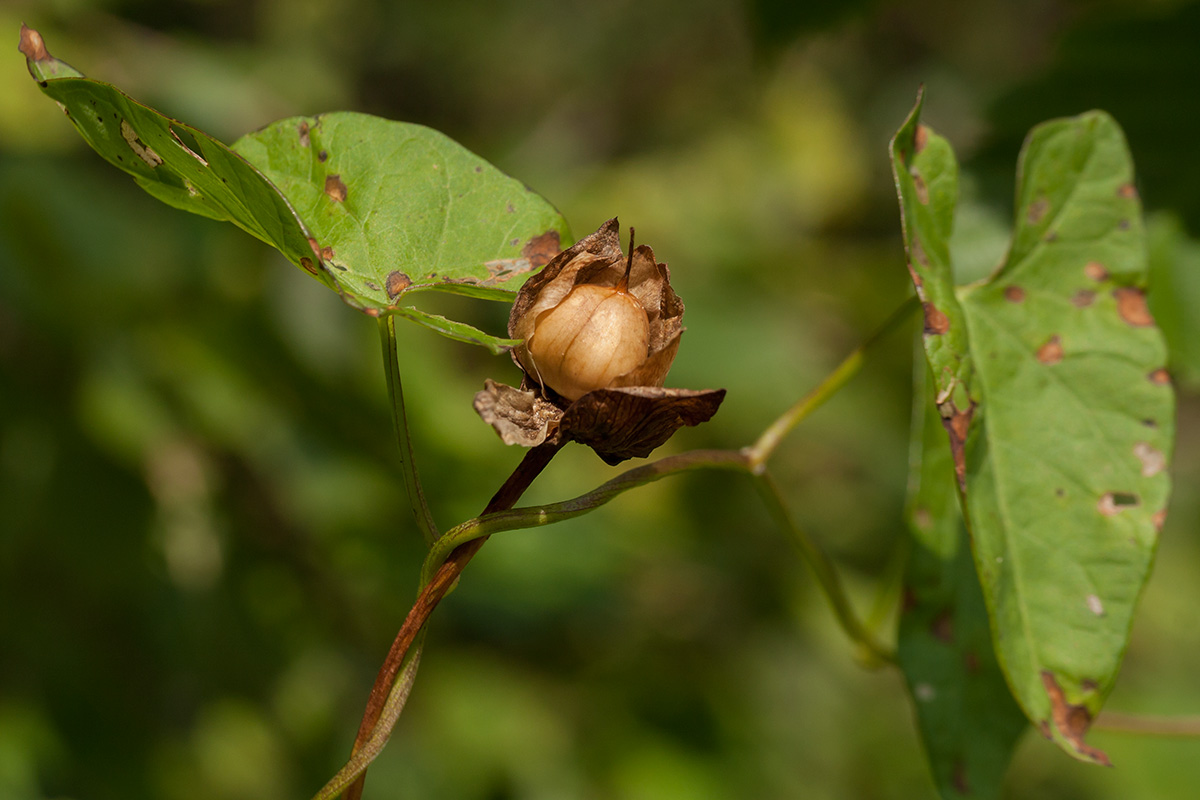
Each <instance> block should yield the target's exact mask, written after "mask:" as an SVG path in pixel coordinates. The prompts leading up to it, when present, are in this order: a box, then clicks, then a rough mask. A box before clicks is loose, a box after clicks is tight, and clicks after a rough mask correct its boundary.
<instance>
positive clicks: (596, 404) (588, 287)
mask: <svg viewBox="0 0 1200 800" xmlns="http://www.w3.org/2000/svg"><path fill="white" fill-rule="evenodd" d="M619 232H620V226H619V224H618V222H617V220H616V219H611V220H609V221H608V222H606V223H605V224H604V225H602V226H600V229H599V230H597V231H596V232H595V233H593V234H591V235H590V236H587V237H584V238H583V239H581V240H580V241H578V242H577V243H576V244H575V245H574V246H572V247H571V248H569V249H567V250H565V251H563V252H562V253H560V254H559V255H558V256H557V257H555V258H554V260H552V261H551V262H550V263H549V264H547V265H546V267H545V268H544V269H543V270H542V271H541V272H539V273H538V274H537V275H534V276H533V277H532V278H530V279H529V281H528V282H527V283H526V284H525V285H524V287H522V288H521V291H520V292H519V293H518V294H517V298H516V301H515V302H514V303H513V308H512V314H511V315H510V316H509V320H508V334H509V336H510V337H511V338H514V339H521V340H522V343H521V344H520V345H519V346H517V347H516V348H514V350H513V360H514V361H516V362H517V365H518V366H519V367H521V369H522V371H523V372H524V374H525V375H524V379H523V380H522V382H521V388H520V389H515V388H513V387H511V386H505V385H503V384H498V383H495V382H494V381H491V380H489V381H488V382H487V383H486V384H485V388H484V390H483V391H482V392H480V393H479V394H477V395H476V396H475V410H476V411H477V412H478V413H479V415H480V416H481V417H482V418H483V420H484V421H485V422H487V423H488V424H489V425H491V426H492V427H494V428H495V429H496V432H497V433H499V434H500V437H501V439H503V440H504V442H505V443H506V444H520V445H523V446H525V447H534V446H536V445H539V444H541V443H542V442H545V441H561V442H566V441H578V442H581V443H583V444H586V445H587V446H589V447H591V448H592V449H594V450H595V451H596V452H597V453H598V454H599V455H600V457H601V458H603V459H604V460H605V461H607V462H608V463H610V464H616V463H619V462H621V461H624V460H625V459H628V458H635V457H637V458H641V457H645V456H648V455H649V454H650V453H651V451H653V450H654V449H655V448H656V447H658V446H659V445H660V444H662V443H663V442H665V441H666V440H667V439H669V438H671V436H672V434H674V433H675V431H676V430H678V429H679V428H681V427H683V426H685V425H698V424H700V423H701V422H705V421H707V420H708V419H709V418H710V417H712V415H713V414H715V413H716V411H717V408H718V407H719V406H720V404H721V400H722V399H724V397H725V390H724V389H716V390H711V389H707V390H701V391H693V390H689V389H664V388H662V387H663V383H664V381H665V380H666V377H667V372H668V371H669V370H670V368H671V363H672V362H673V361H674V360H675V354H676V352H677V351H678V349H679V338H680V334H682V333H683V301H681V300H680V299H679V296H678V295H676V294H675V291H674V290H673V289H672V288H671V275H670V272H669V271H668V270H667V265H666V264H660V263H658V262H657V261H656V260H655V258H654V251H653V250H651V249H650V248H649V247H647V246H646V245H641V246H639V247H637V248H633V247H632V240H631V242H630V245H631V252H630V253H629V256H628V257H626V256H625V254H624V253H622V252H621V243H620V239H619V235H620V233H619Z"/></svg>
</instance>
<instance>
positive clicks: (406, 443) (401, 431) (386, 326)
mask: <svg viewBox="0 0 1200 800" xmlns="http://www.w3.org/2000/svg"><path fill="white" fill-rule="evenodd" d="M379 340H380V343H381V344H382V345H383V372H384V374H385V375H387V387H388V399H390V400H391V402H392V423H393V427H394V428H395V429H396V442H397V444H398V445H399V446H400V463H401V468H402V470H403V471H404V488H405V490H406V491H407V492H408V504H409V506H410V507H411V508H412V512H413V517H414V518H415V519H416V521H417V527H418V528H420V530H421V535H422V536H424V537H425V543H426V544H433V543H434V542H435V541H437V538H438V529H437V523H435V522H434V520H433V514H432V513H430V511H429V504H428V503H426V502H425V492H424V491H422V489H421V478H420V477H419V476H418V475H417V462H416V461H415V460H414V458H413V447H412V437H411V436H410V435H409V431H408V416H407V414H405V411H404V387H403V386H402V385H401V384H400V361H399V355H400V354H399V352H398V348H397V347H396V318H395V317H394V316H393V315H391V314H388V315H387V316H386V317H381V318H380V320H379Z"/></svg>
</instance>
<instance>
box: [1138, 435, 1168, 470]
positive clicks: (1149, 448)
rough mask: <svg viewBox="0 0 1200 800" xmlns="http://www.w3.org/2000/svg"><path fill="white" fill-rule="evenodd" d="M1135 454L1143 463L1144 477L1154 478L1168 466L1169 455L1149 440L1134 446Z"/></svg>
mask: <svg viewBox="0 0 1200 800" xmlns="http://www.w3.org/2000/svg"><path fill="white" fill-rule="evenodd" d="M1133 455H1134V456H1135V457H1136V458H1137V460H1138V461H1140V462H1141V464H1142V477H1144V478H1152V477H1154V476H1155V475H1157V474H1158V473H1160V472H1162V471H1163V470H1164V469H1166V468H1167V457H1166V455H1164V454H1163V451H1161V450H1159V449H1158V448H1156V447H1154V446H1153V445H1151V444H1150V443H1149V442H1138V443H1137V444H1135V445H1134V446H1133Z"/></svg>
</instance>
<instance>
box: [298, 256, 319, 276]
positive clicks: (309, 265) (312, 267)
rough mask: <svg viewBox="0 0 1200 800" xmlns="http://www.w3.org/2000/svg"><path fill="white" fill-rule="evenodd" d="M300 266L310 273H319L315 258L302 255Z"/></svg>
mask: <svg viewBox="0 0 1200 800" xmlns="http://www.w3.org/2000/svg"><path fill="white" fill-rule="evenodd" d="M300 266H301V268H302V269H303V270H304V271H305V272H307V273H309V274H310V275H316V274H317V266H316V264H314V263H313V260H312V259H311V258H309V257H308V256H301V257H300Z"/></svg>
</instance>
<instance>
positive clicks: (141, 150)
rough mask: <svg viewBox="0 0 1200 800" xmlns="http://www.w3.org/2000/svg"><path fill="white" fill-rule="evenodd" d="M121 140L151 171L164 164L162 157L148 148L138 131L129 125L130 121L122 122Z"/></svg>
mask: <svg viewBox="0 0 1200 800" xmlns="http://www.w3.org/2000/svg"><path fill="white" fill-rule="evenodd" d="M121 138H122V139H124V140H125V142H126V144H128V145H129V149H130V150H132V151H133V152H134V153H136V154H137V157H138V158H140V159H141V160H142V161H145V162H146V166H148V167H150V169H154V168H155V167H157V166H159V165H161V164H162V163H163V160H162V156H160V155H159V154H158V153H156V152H154V151H153V150H151V149H150V148H149V147H147V146H146V143H145V142H143V141H142V140H141V139H140V138H139V137H138V135H137V131H135V130H134V129H133V126H132V125H130V124H129V121H128V120H124V119H123V120H121Z"/></svg>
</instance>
